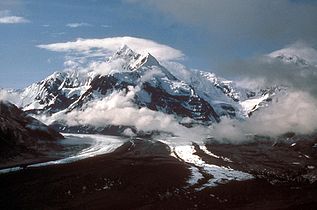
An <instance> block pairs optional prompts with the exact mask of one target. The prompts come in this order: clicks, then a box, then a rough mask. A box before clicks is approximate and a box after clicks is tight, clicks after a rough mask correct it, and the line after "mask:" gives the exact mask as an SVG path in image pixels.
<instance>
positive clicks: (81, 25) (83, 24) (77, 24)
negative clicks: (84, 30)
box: [66, 22, 92, 28]
mask: <svg viewBox="0 0 317 210" xmlns="http://www.w3.org/2000/svg"><path fill="white" fill-rule="evenodd" d="M66 26H67V27H69V28H79V27H85V26H92V25H91V24H89V23H83V22H82V23H68V24H67V25H66Z"/></svg>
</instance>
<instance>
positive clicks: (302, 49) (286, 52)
mask: <svg viewBox="0 0 317 210" xmlns="http://www.w3.org/2000/svg"><path fill="white" fill-rule="evenodd" d="M268 56H269V57H271V58H276V59H279V60H281V61H283V62H285V63H294V64H297V65H301V66H308V65H317V51H316V50H315V49H314V48H311V47H307V46H297V45H294V46H290V47H287V48H283V49H280V50H276V51H274V52H272V53H270V54H268Z"/></svg>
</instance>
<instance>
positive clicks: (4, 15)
mask: <svg viewBox="0 0 317 210" xmlns="http://www.w3.org/2000/svg"><path fill="white" fill-rule="evenodd" d="M29 22H30V21H29V20H28V19H26V18H24V17H20V16H14V15H11V12H10V11H9V10H2V11H0V24H17V23H29Z"/></svg>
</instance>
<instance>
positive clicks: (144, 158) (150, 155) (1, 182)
mask: <svg viewBox="0 0 317 210" xmlns="http://www.w3.org/2000/svg"><path fill="white" fill-rule="evenodd" d="M310 146H311V145H310ZM280 147H281V148H284V147H282V146H280ZM194 148H195V150H196V153H195V155H197V156H199V157H201V159H202V160H203V161H204V162H205V164H217V165H225V164H227V166H226V167H230V168H234V169H236V170H243V171H246V172H252V174H253V175H254V178H252V179H248V180H245V181H231V182H229V183H226V184H221V183H217V185H216V186H213V187H205V188H200V186H202V184H203V183H205V182H206V179H207V180H208V179H210V180H212V178H213V177H212V175H210V174H209V177H208V173H207V174H202V175H203V177H200V178H199V179H197V180H196V183H194V185H192V184H190V182H189V179H188V178H189V177H193V174H194V173H193V171H192V170H190V169H191V167H197V169H198V172H204V171H205V170H203V169H204V167H205V165H202V166H201V167H199V165H198V166H197V165H192V164H191V163H186V162H184V161H181V160H180V159H179V157H177V156H176V157H173V156H171V155H170V152H171V151H170V149H169V147H168V146H167V145H166V144H163V143H161V142H158V141H149V140H141V139H138V140H134V141H127V142H126V143H124V144H123V145H121V146H120V147H119V148H118V149H116V150H115V151H114V152H112V153H109V154H104V155H99V156H95V157H91V158H87V159H83V160H80V161H77V162H72V163H68V164H61V165H48V166H43V167H32V168H26V169H23V170H21V171H18V172H13V173H7V174H2V175H0V189H1V190H0V209H263V210H264V209H265V210H266V209H315V207H316V205H317V184H316V182H312V183H309V179H308V180H306V179H300V178H299V177H303V176H304V177H305V175H307V174H308V175H309V174H310V175H311V176H312V177H313V176H314V175H313V174H312V173H313V172H314V171H315V170H312V171H313V172H311V171H309V169H307V170H306V171H303V170H304V168H305V167H307V166H310V165H311V164H314V162H315V161H316V158H315V156H313V155H312V154H309V155H310V157H309V158H305V157H303V158H302V157H300V158H301V159H303V160H302V162H300V161H299V163H298V164H297V163H296V164H293V162H290V161H293V159H292V158H295V155H294V154H295V153H296V154H299V153H298V152H301V149H300V148H298V149H295V150H294V149H293V150H292V151H293V152H290V151H289V150H288V151H287V153H288V155H286V153H285V154H284V153H283V150H284V149H279V145H278V147H277V149H276V151H274V149H271V147H268V146H267V144H263V146H261V147H256V146H254V145H252V144H250V145H249V146H247V145H244V146H236V145H217V144H214V145H211V144H207V146H206V148H205V147H199V146H198V145H194ZM210 148H213V150H214V151H213V152H215V153H217V155H216V154H211V153H210V154H207V153H208V151H206V150H205V149H210ZM255 148H257V149H255ZM309 148H310V147H309ZM314 149H315V148H313V151H314ZM255 150H257V152H255ZM204 151H205V152H204ZM313 151H312V152H313ZM237 152H239V153H240V154H241V155H240V156H239V155H237ZM220 154H222V155H224V154H225V155H226V157H229V158H230V161H228V159H221V158H219V157H220ZM212 155H214V157H213V158H212ZM275 156H277V157H275ZM284 156H285V157H284ZM287 156H289V157H290V159H289V160H287V159H284V160H283V161H282V162H281V160H279V159H281V158H282V157H283V158H287ZM307 156H308V155H307ZM242 157H244V158H242ZM255 157H257V158H255ZM273 157H274V158H275V162H274V161H273V159H272V158H273ZM239 158H240V159H239ZM297 158H298V157H297ZM307 160H309V162H307ZM217 161H218V162H217ZM279 161H280V162H279ZM305 161H306V162H305ZM189 162H190V161H189ZM247 162H248V163H249V164H246V163H247ZM287 164H290V165H294V166H295V167H294V168H290V167H289V165H287ZM196 172H197V171H196ZM285 174H287V175H288V176H286V175H285Z"/></svg>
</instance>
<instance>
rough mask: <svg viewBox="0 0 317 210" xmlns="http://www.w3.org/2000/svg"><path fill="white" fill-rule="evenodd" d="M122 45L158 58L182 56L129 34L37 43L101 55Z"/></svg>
mask: <svg viewBox="0 0 317 210" xmlns="http://www.w3.org/2000/svg"><path fill="white" fill-rule="evenodd" d="M123 45H127V46H129V47H130V48H131V49H132V50H133V51H135V52H137V53H141V54H143V53H151V54H152V55H153V56H155V57H156V58H157V59H159V60H165V61H166V60H180V59H182V58H183V57H184V54H183V53H182V52H181V51H180V50H177V49H174V48H172V47H170V46H167V45H164V44H159V43H157V42H154V41H152V40H148V39H142V38H136V37H129V36H125V37H113V38H104V39H77V40H76V41H72V42H64V43H54V44H46V45H38V47H39V48H43V49H47V50H51V51H55V52H66V53H72V52H73V53H84V54H91V53H95V52H96V51H97V52H98V53H101V54H102V55H110V54H112V53H114V52H115V51H117V50H118V49H119V48H120V47H121V46H123Z"/></svg>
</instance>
